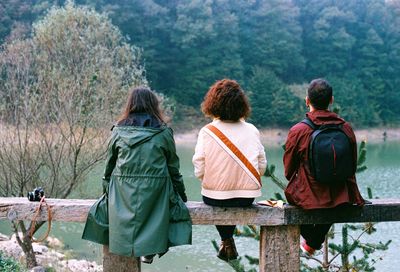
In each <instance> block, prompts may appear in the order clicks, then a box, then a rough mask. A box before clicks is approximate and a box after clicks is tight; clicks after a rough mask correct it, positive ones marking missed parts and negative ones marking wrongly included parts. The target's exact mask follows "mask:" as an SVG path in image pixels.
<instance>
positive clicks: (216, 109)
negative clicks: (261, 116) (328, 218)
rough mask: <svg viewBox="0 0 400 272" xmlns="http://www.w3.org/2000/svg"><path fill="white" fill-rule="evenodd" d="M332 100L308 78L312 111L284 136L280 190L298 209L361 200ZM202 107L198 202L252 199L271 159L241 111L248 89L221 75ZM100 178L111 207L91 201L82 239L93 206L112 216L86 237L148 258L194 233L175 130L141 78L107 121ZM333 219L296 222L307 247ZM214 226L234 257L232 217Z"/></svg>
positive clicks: (246, 108)
mask: <svg viewBox="0 0 400 272" xmlns="http://www.w3.org/2000/svg"><path fill="white" fill-rule="evenodd" d="M332 102H333V95H332V87H331V86H330V85H329V84H328V82H327V81H325V80H323V79H317V80H313V81H312V82H311V83H310V85H309V88H308V93H307V97H306V105H307V106H308V107H309V108H310V112H308V113H307V114H306V116H307V118H306V119H304V120H303V121H302V122H300V123H298V124H296V125H295V126H293V127H292V128H291V129H290V131H289V134H288V137H287V141H286V145H285V147H286V148H285V153H284V158H283V161H284V167H285V176H286V178H287V179H288V180H289V184H288V186H287V188H286V190H285V195H286V198H287V200H288V202H289V203H290V204H293V205H297V206H300V207H301V208H303V209H317V208H333V207H336V206H339V205H346V204H357V205H363V204H364V200H363V198H362V197H361V195H360V193H359V190H358V187H357V184H356V179H355V171H356V166H357V145H356V139H355V136H354V132H353V130H352V128H351V126H350V125H349V124H348V123H347V122H345V121H344V120H343V119H341V118H340V117H338V116H337V115H336V114H335V113H333V112H331V111H329V110H328V106H329V105H330V104H332ZM202 111H203V113H204V114H205V115H206V116H208V117H211V118H212V119H213V121H212V122H211V123H210V124H208V125H206V126H204V127H203V128H202V129H201V130H200V132H199V135H198V141H197V144H196V148H195V154H194V156H193V164H194V169H195V170H194V171H195V176H196V177H197V178H199V179H200V181H201V186H202V190H201V194H202V196H203V201H204V203H205V204H208V205H211V206H219V207H246V206H251V205H252V203H253V201H254V199H255V198H256V197H259V196H261V176H262V175H263V174H264V172H265V169H266V166H267V160H266V155H265V151H264V147H263V145H262V144H261V140H260V133H259V131H258V130H257V128H256V127H255V126H253V125H252V124H250V123H247V122H246V121H245V118H247V117H248V116H249V114H250V105H249V102H248V99H247V97H246V95H245V93H244V91H243V90H242V89H241V87H240V86H239V84H238V83H237V82H236V81H233V80H229V79H223V80H220V81H217V82H216V83H215V84H214V85H212V86H211V87H210V89H209V91H208V92H207V94H206V96H205V99H204V101H203V103H202ZM103 186H104V192H105V196H106V199H107V200H108V203H107V204H106V205H103V206H102V207H104V206H105V207H106V209H107V207H108V211H107V210H105V211H97V210H96V209H91V211H90V212H89V216H88V220H87V223H86V226H85V232H84V235H83V238H84V239H89V238H88V237H85V233H88V232H90V229H91V228H93V231H96V229H95V227H92V226H94V225H93V222H90V220H92V219H93V218H96V215H92V216H91V213H92V212H93V213H96V212H103V213H104V212H108V216H106V217H107V218H108V222H95V224H96V223H97V224H100V225H101V227H104V226H107V224H108V232H107V233H106V234H104V235H103V234H100V236H99V237H97V238H94V239H93V235H92V236H91V238H90V239H89V240H91V241H95V242H98V243H102V244H105V245H108V246H109V250H110V252H112V253H115V254H118V255H124V256H136V257H141V260H142V261H143V262H145V263H151V262H152V260H153V257H154V255H155V254H160V255H162V254H164V253H165V252H167V251H168V248H169V247H171V246H176V245H184V244H190V243H191V231H192V226H191V220H190V216H189V212H188V209H187V208H186V206H185V205H184V203H183V202H186V201H187V197H186V194H185V186H184V184H183V180H182V175H181V174H180V172H179V159H178V157H177V155H176V150H175V142H174V139H173V135H172V130H171V129H170V128H168V127H167V126H166V124H165V121H164V117H163V115H162V112H161V110H160V107H159V100H158V98H157V96H156V95H155V93H154V92H152V91H151V90H150V89H148V88H147V87H139V88H135V89H133V90H132V91H131V92H130V94H129V97H128V100H127V104H126V107H125V110H124V112H123V114H122V116H121V117H120V118H119V120H118V121H117V124H116V125H115V126H114V127H113V129H112V136H111V139H110V141H109V144H108V150H107V159H106V167H105V171H104V181H103ZM103 199H104V196H103ZM99 207H100V206H99ZM99 218H100V217H99ZM92 221H93V220H92ZM94 221H96V220H94ZM105 221H107V220H105ZM330 226H331V225H330V224H326V225H302V226H301V235H302V236H303V238H304V239H305V240H304V241H303V242H302V243H301V249H302V250H303V251H304V252H305V253H307V254H309V255H312V254H313V253H314V251H315V250H316V249H318V248H320V247H321V244H322V243H323V241H324V238H325V235H326V233H327V232H328V231H329V228H330ZM216 228H217V230H218V232H219V234H220V236H221V240H222V241H221V246H220V248H219V251H218V255H217V256H218V257H219V258H220V259H222V260H225V261H229V260H233V259H236V258H237V257H238V253H237V250H236V246H235V243H234V239H233V234H234V230H235V226H220V225H217V226H216ZM105 235H109V237H106V236H105Z"/></svg>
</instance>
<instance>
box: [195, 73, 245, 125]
mask: <svg viewBox="0 0 400 272" xmlns="http://www.w3.org/2000/svg"><path fill="white" fill-rule="evenodd" d="M201 109H202V111H203V113H204V114H205V115H207V116H211V117H217V118H219V119H221V120H226V121H238V120H239V119H240V118H246V117H248V116H249V115H250V104H249V100H248V98H247V96H246V94H245V93H244V92H243V90H242V88H241V87H240V85H239V84H238V83H237V82H236V81H235V80H231V79H222V80H219V81H217V82H215V83H214V84H213V85H212V86H211V87H210V89H209V90H208V92H207V94H206V95H205V97H204V101H203V103H202V105H201Z"/></svg>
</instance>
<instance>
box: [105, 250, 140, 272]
mask: <svg viewBox="0 0 400 272" xmlns="http://www.w3.org/2000/svg"><path fill="white" fill-rule="evenodd" d="M103 271H104V272H112V271H115V272H140V271H141V266H140V260H139V258H133V257H125V256H119V255H116V254H113V253H110V252H109V251H108V247H107V246H103Z"/></svg>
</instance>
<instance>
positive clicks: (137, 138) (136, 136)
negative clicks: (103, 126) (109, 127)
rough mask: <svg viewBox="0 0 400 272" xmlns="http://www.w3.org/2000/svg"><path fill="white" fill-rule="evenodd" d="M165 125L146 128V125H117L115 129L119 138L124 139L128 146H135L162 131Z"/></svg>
mask: <svg viewBox="0 0 400 272" xmlns="http://www.w3.org/2000/svg"><path fill="white" fill-rule="evenodd" d="M164 129H165V127H161V128H144V127H131V126H116V127H114V129H113V132H114V133H117V134H118V136H119V138H120V139H121V140H122V141H124V143H126V144H127V145H128V146H130V147H134V146H136V145H138V144H141V143H144V142H146V141H148V140H150V139H151V138H152V137H154V136H155V135H157V134H158V133H160V132H162V131H163V130H164Z"/></svg>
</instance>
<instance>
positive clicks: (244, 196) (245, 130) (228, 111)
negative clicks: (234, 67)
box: [193, 79, 267, 261]
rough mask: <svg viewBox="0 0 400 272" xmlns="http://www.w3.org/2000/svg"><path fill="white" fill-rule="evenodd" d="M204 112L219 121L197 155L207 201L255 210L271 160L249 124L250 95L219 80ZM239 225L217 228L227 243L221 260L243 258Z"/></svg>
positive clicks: (205, 132) (204, 133) (203, 134)
mask: <svg viewBox="0 0 400 272" xmlns="http://www.w3.org/2000/svg"><path fill="white" fill-rule="evenodd" d="M202 111H203V113H204V114H205V115H206V116H207V117H210V118H212V119H213V121H212V122H211V123H210V124H208V125H206V126H204V127H203V128H202V129H201V130H200V132H199V135H198V140H197V144H196V148H195V154H194V156H193V164H194V173H195V176H196V177H197V178H198V179H200V180H201V185H202V190H201V194H202V196H203V201H204V203H205V204H207V205H211V206H218V207H246V206H251V205H252V203H253V201H254V199H255V198H256V197H258V196H261V176H262V175H263V174H264V172H265V170H266V167H267V160H266V156H265V151H264V147H263V145H262V144H261V140H260V132H259V131H258V130H257V128H256V127H255V126H254V125H252V124H250V123H248V122H246V121H245V119H246V118H247V117H249V115H250V104H249V101H248V98H247V96H246V94H245V93H244V91H243V90H242V88H241V87H240V85H239V84H238V83H237V82H236V81H234V80H230V79H223V80H220V81H217V82H216V83H215V84H214V85H212V86H211V87H210V89H209V91H208V92H207V94H206V96H205V98H204V101H203V103H202ZM235 227H236V226H221V225H217V226H216V228H217V230H218V232H219V234H220V236H221V240H222V242H221V245H220V249H219V251H218V255H217V257H218V258H220V259H222V260H225V261H229V260H234V259H237V257H238V253H237V250H236V246H235V241H234V239H233V233H234V231H235Z"/></svg>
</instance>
